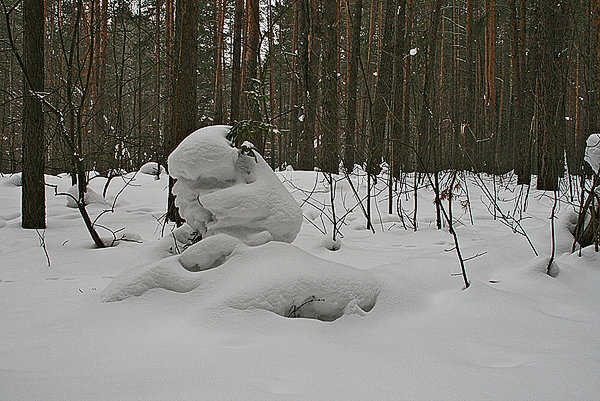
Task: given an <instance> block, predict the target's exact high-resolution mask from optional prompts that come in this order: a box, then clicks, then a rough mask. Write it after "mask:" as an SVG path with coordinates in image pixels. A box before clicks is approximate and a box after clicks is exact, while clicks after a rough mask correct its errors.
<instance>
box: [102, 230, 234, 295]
mask: <svg viewBox="0 0 600 401" xmlns="http://www.w3.org/2000/svg"><path fill="white" fill-rule="evenodd" d="M238 246H240V247H244V245H243V244H242V243H241V242H239V241H238V240H236V239H235V238H232V237H229V236H227V235H215V236H213V237H210V238H206V239H204V240H203V241H200V242H198V243H196V244H194V245H192V246H190V247H189V248H187V249H186V250H185V251H184V252H183V253H182V254H180V255H174V256H170V257H167V258H165V259H162V260H160V261H158V262H156V263H153V264H150V265H148V264H143V265H140V266H136V267H134V268H132V269H130V270H127V271H125V272H123V273H121V274H120V275H119V276H118V277H116V278H115V279H114V280H113V281H112V282H111V283H110V284H109V285H108V286H107V287H106V288H105V289H104V291H103V293H102V300H103V301H105V302H112V301H121V300H124V299H127V298H129V297H132V296H140V295H142V294H144V293H145V292H146V291H148V290H151V289H154V288H163V289H166V290H169V291H175V292H182V293H183V292H189V291H191V290H193V289H194V288H197V287H198V286H199V285H200V283H201V282H202V278H203V277H202V276H200V275H198V274H195V273H192V272H198V271H201V270H208V269H211V268H214V267H217V266H219V265H220V264H222V263H223V262H224V261H225V260H226V259H227V257H229V256H230V255H231V254H232V253H233V251H234V250H235V249H236V247H238Z"/></svg>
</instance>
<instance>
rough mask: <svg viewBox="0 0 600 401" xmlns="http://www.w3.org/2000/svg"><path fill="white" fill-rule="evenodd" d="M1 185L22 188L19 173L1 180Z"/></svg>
mask: <svg viewBox="0 0 600 401" xmlns="http://www.w3.org/2000/svg"><path fill="white" fill-rule="evenodd" d="M2 183H3V184H4V185H6V186H9V187H20V186H22V185H23V184H22V179H21V173H16V174H11V175H10V176H8V177H5V178H4V179H3V180H2Z"/></svg>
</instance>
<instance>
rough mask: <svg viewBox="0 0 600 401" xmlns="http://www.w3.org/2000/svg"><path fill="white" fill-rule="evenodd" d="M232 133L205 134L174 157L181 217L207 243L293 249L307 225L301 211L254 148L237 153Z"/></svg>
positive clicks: (222, 129) (221, 129)
mask: <svg viewBox="0 0 600 401" xmlns="http://www.w3.org/2000/svg"><path fill="white" fill-rule="evenodd" d="M230 131H231V127H230V126H227V125H216V126H211V127H205V128H201V129H199V130H197V131H195V132H193V133H192V134H190V135H189V136H188V137H187V138H185V139H184V140H183V141H182V142H181V144H180V145H179V146H178V147H177V149H175V150H174V151H173V153H171V155H170V156H169V173H170V174H171V176H172V177H173V178H175V179H177V182H176V183H175V186H174V187H173V193H174V194H175V195H176V199H175V204H176V205H177V207H178V208H179V212H180V213H181V216H182V217H183V218H184V219H185V220H186V223H187V224H189V225H190V226H191V227H192V228H194V230H195V231H197V232H198V234H199V235H201V236H202V237H203V238H204V237H208V236H211V235H215V234H227V235H230V236H232V237H234V238H237V239H239V240H241V241H242V242H244V243H245V244H247V245H259V244H264V243H266V242H268V241H271V240H273V241H282V242H288V243H291V242H292V241H293V240H294V239H295V238H296V235H297V234H298V232H299V231H300V227H301V225H302V211H301V210H300V207H299V206H298V204H297V203H296V201H295V200H294V198H293V197H292V196H291V195H290V193H289V192H288V191H287V190H286V189H285V187H284V186H283V184H281V182H280V181H279V178H277V176H276V175H275V173H273V171H272V170H271V168H270V167H269V166H268V165H267V163H266V162H265V161H264V159H263V158H262V156H261V155H260V154H259V153H258V152H256V151H255V150H254V149H253V146H252V144H250V143H248V142H246V143H244V145H242V148H241V149H237V148H235V147H233V144H232V142H231V141H230V140H229V139H228V138H227V135H228V134H229V132H230Z"/></svg>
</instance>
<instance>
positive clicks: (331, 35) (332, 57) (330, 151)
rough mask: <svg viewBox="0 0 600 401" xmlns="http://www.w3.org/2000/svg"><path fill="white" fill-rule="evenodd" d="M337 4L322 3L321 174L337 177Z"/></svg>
mask: <svg viewBox="0 0 600 401" xmlns="http://www.w3.org/2000/svg"><path fill="white" fill-rule="evenodd" d="M337 14H338V10H337V2H333V1H328V2H325V3H323V40H324V45H323V58H322V85H323V102H322V106H323V118H322V121H323V123H322V130H321V132H322V136H323V138H322V143H321V160H320V167H321V170H322V171H324V172H327V173H334V174H337V173H338V158H339V156H338V71H337V60H338V32H337V24H338V21H337Z"/></svg>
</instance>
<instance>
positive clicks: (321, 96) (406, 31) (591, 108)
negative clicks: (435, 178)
mask: <svg viewBox="0 0 600 401" xmlns="http://www.w3.org/2000/svg"><path fill="white" fill-rule="evenodd" d="M28 2H30V3H31V0H23V1H21V0H16V1H14V0H2V1H1V5H2V13H3V17H4V22H3V24H2V25H1V29H0V71H1V75H2V79H1V80H0V139H1V140H0V171H2V172H16V171H21V170H22V160H23V157H24V156H23V143H24V142H23V139H26V138H23V137H22V136H23V135H24V134H23V132H24V129H25V128H26V127H23V125H24V124H23V121H24V118H23V110H24V103H26V102H24V99H27V97H31V96H33V97H34V98H33V101H34V102H35V101H38V102H40V103H43V105H42V106H43V107H42V112H43V113H44V119H43V123H42V124H43V139H42V141H41V142H43V143H40V141H37V143H36V144H37V145H39V146H42V147H43V149H42V154H43V159H44V160H43V161H44V169H45V171H46V172H47V173H58V172H69V171H71V172H73V173H74V176H75V175H76V174H77V170H78V168H79V167H78V166H77V164H78V163H79V164H81V166H80V168H81V169H82V170H84V171H88V170H92V169H94V170H96V171H98V172H99V173H100V174H103V175H110V174H114V173H115V172H119V171H122V170H127V171H132V170H135V169H137V168H139V167H140V166H141V165H142V164H144V163H145V162H148V161H158V162H160V163H161V164H162V165H165V162H166V158H167V156H168V154H169V153H170V152H171V151H172V150H173V149H174V147H175V146H176V145H177V144H178V143H179V141H180V140H181V139H182V138H183V137H185V136H186V135H187V134H188V133H189V132H191V130H193V129H194V128H198V127H201V126H205V125H210V124H218V123H228V124H237V126H238V128H239V130H238V131H239V132H240V133H241V135H243V136H244V139H250V140H251V141H253V142H254V144H255V145H256V146H257V148H259V150H260V151H261V152H262V153H263V154H264V155H265V159H266V160H267V161H268V162H269V163H270V164H271V166H272V167H273V168H278V167H282V166H286V165H291V166H293V167H294V168H296V169H311V170H312V169H313V168H314V167H319V168H320V169H321V170H323V171H326V172H337V171H338V166H339V164H340V163H341V162H343V164H344V166H346V168H347V169H349V170H351V168H352V166H353V165H354V164H363V165H364V166H365V167H366V169H367V171H368V172H369V173H370V174H373V175H376V174H377V173H378V172H379V171H380V168H381V167H380V166H381V163H382V162H384V161H385V162H386V163H387V164H388V165H389V166H391V168H392V169H393V171H394V174H395V175H396V176H400V174H401V173H402V172H412V171H420V172H423V171H427V172H435V171H441V170H445V169H456V170H470V171H477V172H489V173H494V174H501V173H505V172H507V171H510V170H514V171H515V172H516V173H517V174H518V176H519V180H520V183H529V182H530V177H531V174H532V173H534V174H539V177H538V182H537V183H538V187H539V188H540V189H556V186H557V182H558V177H559V176H562V175H563V174H565V168H566V169H568V172H569V173H571V174H577V175H581V174H582V173H584V172H585V170H584V163H583V150H584V148H585V139H586V138H587V136H588V135H589V133H591V132H593V131H595V130H598V129H599V128H600V127H599V121H598V119H599V116H600V110H599V100H600V98H599V96H598V89H599V84H600V66H599V59H600V49H599V47H598V38H599V36H600V25H599V20H600V13H599V9H600V1H596V0H594V1H591V0H590V1H574V2H569V1H548V0H505V1H500V2H497V1H496V0H481V1H480V0H435V1H426V2H421V1H415V0H332V1H327V2H321V1H318V0H296V1H288V0H278V1H269V2H265V1H261V0H246V2H244V0H212V1H210V2H209V1H203V0H198V1H190V0H155V1H147V0H140V1H137V2H127V1H124V0H69V1H60V0H59V1H57V0H46V1H45V2H40V1H38V2H37V3H39V4H40V5H43V16H42V18H43V24H42V26H43V27H44V28H43V30H42V32H43V47H42V48H43V63H42V65H43V89H39V86H38V89H35V90H34V91H31V88H32V87H33V86H31V88H30V85H29V84H28V82H27V79H26V78H25V79H24V76H25V77H26V74H25V75H24V73H23V68H24V66H23V65H21V60H20V58H19V55H23V56H24V57H23V60H24V61H25V62H26V61H27V54H28V52H29V54H30V57H29V58H30V59H31V58H32V57H34V58H35V55H36V53H35V50H34V53H31V51H32V50H31V46H29V45H28V43H29V42H27V33H28V28H27V22H28V19H27V18H25V19H24V18H23V15H24V13H26V12H27V9H26V5H27V3H28ZM38 25H39V24H38ZM38 53H39V52H38ZM25 68H26V66H25ZM32 82H33V81H32ZM32 93H33V95H32ZM25 120H26V121H27V119H25ZM565 160H566V163H565Z"/></svg>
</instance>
